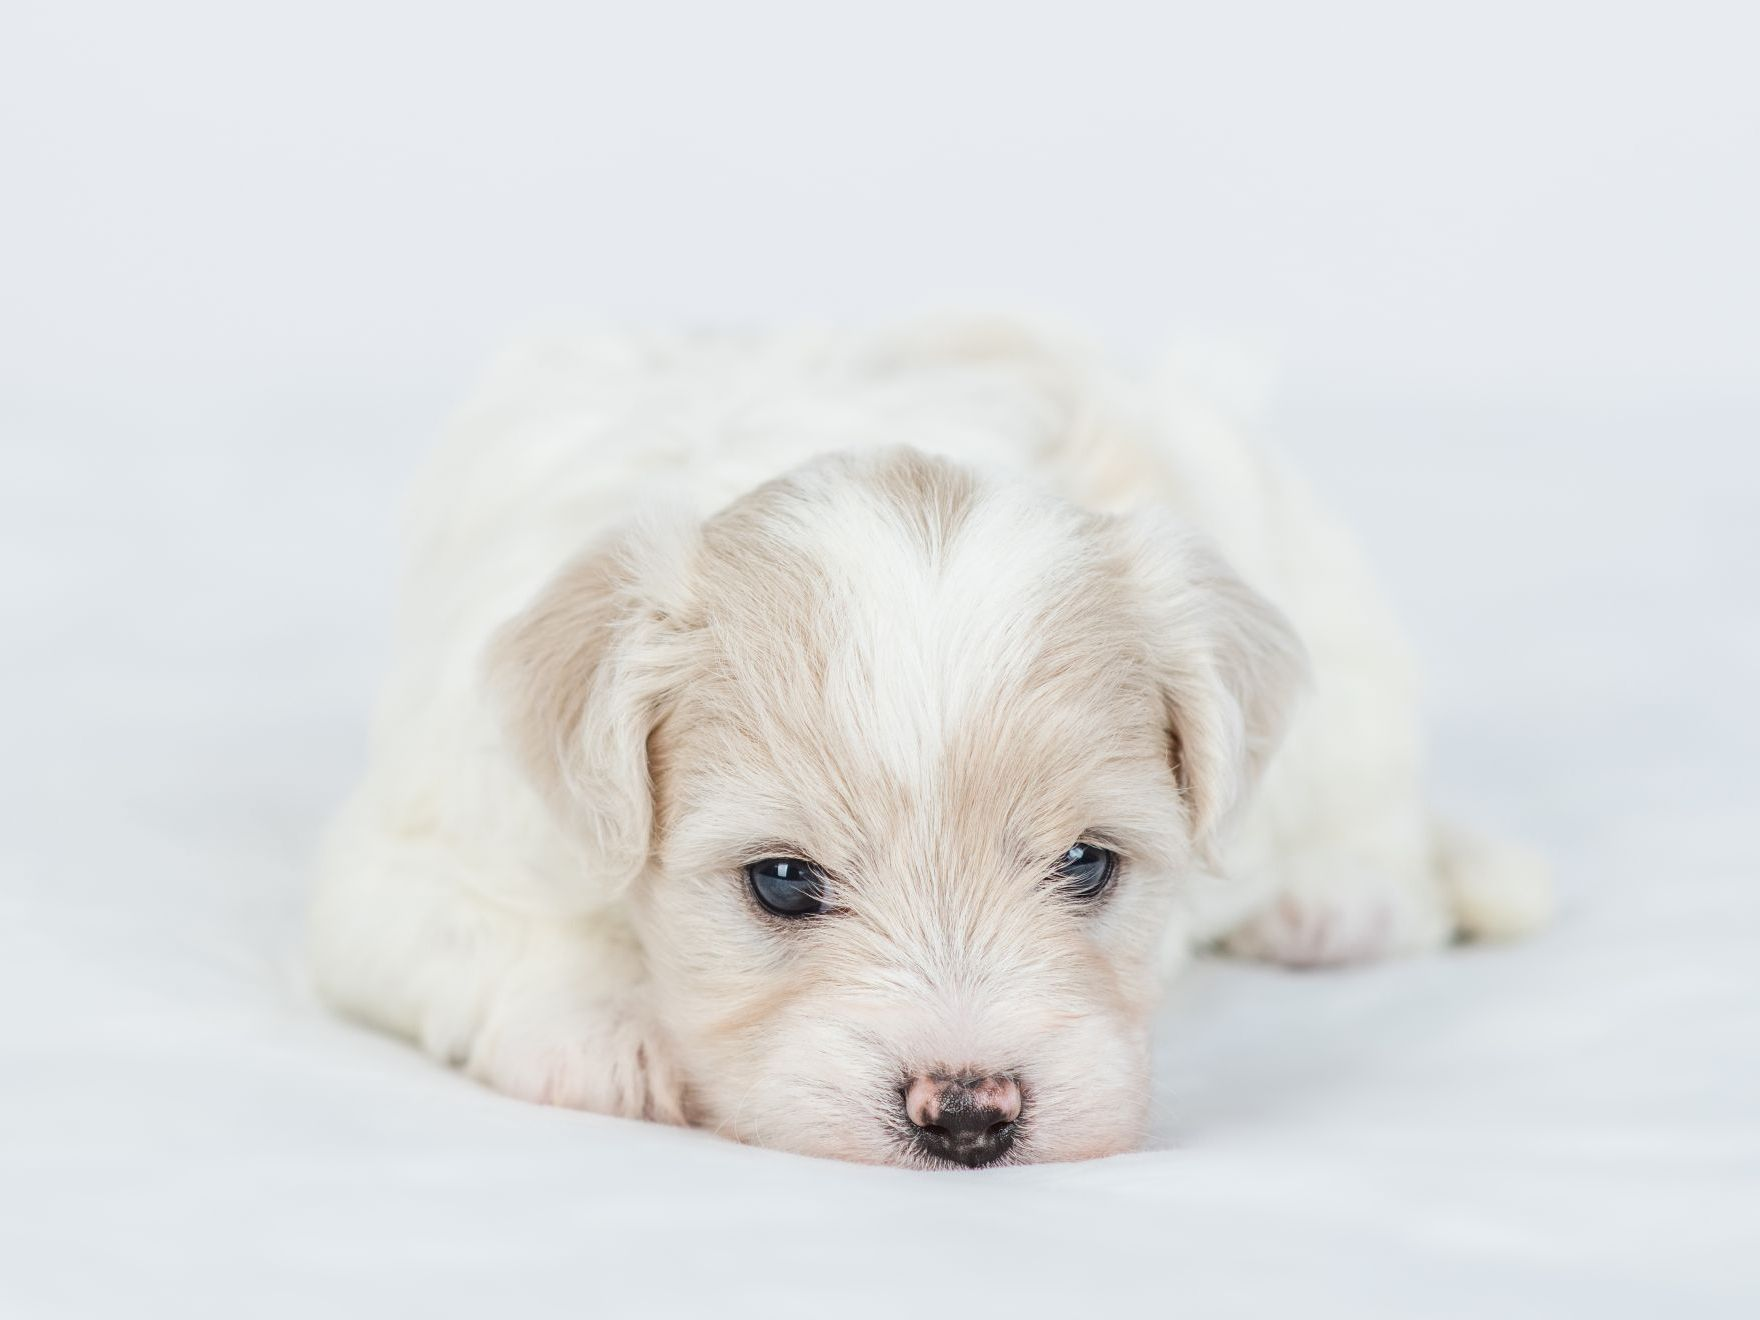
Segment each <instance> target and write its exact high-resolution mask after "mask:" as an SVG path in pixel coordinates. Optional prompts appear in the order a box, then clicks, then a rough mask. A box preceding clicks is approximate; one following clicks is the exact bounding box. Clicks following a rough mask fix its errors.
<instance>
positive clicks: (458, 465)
mask: <svg viewBox="0 0 1760 1320" xmlns="http://www.w3.org/2000/svg"><path fill="white" fill-rule="evenodd" d="M413 540H414V545H413V547H412V548H413V559H412V564H413V568H412V572H411V575H410V578H409V581H408V583H407V587H406V591H405V595H404V604H403V613H402V617H401V620H400V625H399V635H398V641H397V649H396V668H395V671H394V673H393V675H392V678H391V682H390V685H389V690H388V693H387V696H386V699H385V702H384V706H383V709H382V711H381V713H380V717H379V720H378V724H377V727H376V731H375V739H374V749H373V755H372V765H371V768H370V771H369V773H368V776H367V779H366V782H365V783H364V784H363V785H362V787H361V788H360V790H359V792H358V793H357V794H356V795H355V797H354V799H353V800H352V802H351V803H350V804H349V806H348V807H347V808H346V810H345V812H344V813H343V816H342V819H341V820H340V821H339V823H338V825H337V827H336V830H335V833H334V837H333V840H332V843H331V846H330V848H329V852H328V856H327V860H326V863H325V866H324V869H323V875H322V878H321V883H320V886H319V889H318V893H317V898H316V902H315V907H314V913H313V925H312V955H313V965H314V968H315V973H316V978H317V981H318V983H319V985H320V987H321V988H322V990H323V992H324V993H325V994H326V995H327V996H328V997H329V998H330V999H331V1000H332V1001H333V1002H334V1003H336V1004H337V1005H338V1006H340V1007H341V1008H343V1009H344V1010H346V1011H348V1012H351V1013H353V1014H356V1015H358V1016H360V1017H362V1018H364V1019H366V1020H368V1021H371V1022H374V1023H376V1024H378V1025H380V1026H382V1027H384V1028H387V1029H389V1030H392V1031H395V1032H398V1033H400V1034H402V1035H405V1036H408V1037H410V1038H412V1039H414V1040H416V1041H418V1042H420V1044H421V1045H422V1047H423V1048H424V1049H426V1050H428V1051H429V1052H430V1053H432V1054H434V1055H435V1056H437V1057H439V1058H441V1059H445V1060H448V1061H450V1062H453V1063H455V1064H458V1065H461V1066H462V1067H464V1068H466V1069H468V1070H469V1071H470V1072H471V1073H472V1074H473V1075H474V1076H477V1077H479V1078H481V1079H482V1080H483V1081H485V1082H487V1083H489V1084H490V1085H492V1086H495V1087H497V1088H499V1089H501V1090H503V1091H506V1092H508V1093H510V1094H513V1095H517V1096H522V1097H525V1098H527V1099H531V1100H539V1101H545V1102H549V1103H553V1104H562V1105H572V1106H578V1107H581V1108H585V1109H592V1110H598V1111H603V1112H606V1113H614V1114H624V1115H631V1116H639V1117H646V1118H654V1119H660V1120H663V1121H668V1122H694V1123H699V1124H703V1125H706V1126H710V1127H713V1128H716V1129H718V1130H721V1131H724V1132H726V1133H728V1134H730V1135H733V1136H735V1137H738V1138H740V1139H742V1140H747V1141H753V1142H758V1143H762V1144H765V1145H772V1146H779V1147H785V1148H788V1149H793V1150H798V1151H804V1152H809V1153H814V1154H821V1155H830V1156H839V1157H844V1158H851V1159H860V1160H870V1161H883V1162H894V1163H907V1164H909V1163H924V1162H927V1159H926V1157H925V1156H924V1155H923V1154H922V1153H921V1151H920V1150H919V1149H918V1148H917V1146H916V1145H915V1144H914V1143H913V1142H912V1141H911V1139H910V1135H911V1133H910V1127H909V1124H908V1123H907V1122H906V1120H905V1118H904V1115H903V1108H902V1103H901V1097H902V1095H903V1092H904V1089H905V1087H906V1086H907V1085H908V1084H909V1081H910V1079H911V1078H912V1077H914V1076H920V1075H923V1074H927V1073H936V1074H942V1073H951V1074H955V1075H973V1076H989V1075H1006V1076H1008V1077H1011V1078H1013V1079H1016V1080H1018V1082H1019V1086H1020V1090H1021V1093H1022V1095H1023V1096H1024V1106H1025V1107H1024V1110H1023V1113H1022V1115H1021V1119H1020V1123H1019V1125H1018V1128H1019V1133H1018V1138H1017V1139H1016V1140H1015V1142H1014V1145H1013V1146H1012V1147H1011V1149H1010V1151H1009V1154H1008V1157H1007V1158H1008V1159H1010V1160H1012V1161H1022V1160H1058V1159H1075V1158H1082V1157H1086V1156H1093V1155H1101V1154H1105V1153H1108V1152H1112V1151H1118V1150H1122V1149H1126V1148H1128V1147H1130V1146H1131V1145H1132V1144H1133V1143H1134V1142H1135V1141H1137V1140H1138V1138H1139V1136H1140V1134H1141V1130H1142V1126H1143V1120H1144V1113H1145V1109H1146V1104H1147V1093H1148V1083H1147V1077H1148V1061H1147V1057H1146V1054H1147V1046H1146V1040H1147V1021H1148V1017H1149V1014H1150V1012H1151V1010H1152V1007H1153V1005H1154V1003H1155V1000H1156V997H1157V994H1158V992H1159V988H1160V986H1161V984H1162V981H1163V978H1164V976H1165V975H1166V973H1167V972H1168V971H1169V970H1171V969H1172V968H1174V967H1176V966H1177V965H1178V964H1179V962H1180V961H1181V960H1182V959H1183V958H1184V956H1185V955H1186V954H1187V952H1188V951H1189V950H1191V949H1193V948H1196V947H1198V946H1201V945H1204V944H1208V943H1212V942H1220V943H1221V944H1223V945H1224V946H1225V947H1226V948H1228V949H1230V950H1233V951H1235V952H1237V953H1241V954H1246V955H1250V956H1254V957H1260V958H1267V959H1271V960H1274V961H1278V962H1283V963H1288V964H1293V965H1300V966H1311V965H1321V964H1329V963H1341V962H1349V961H1355V960H1361V959H1368V958H1376V957H1382V956H1386V955H1390V954H1399V953H1408V952H1414V951H1417V950H1422V949H1428V948H1432V947H1435V946H1438V945H1440V944H1442V943H1443V942H1444V941H1446V940H1448V939H1449V938H1450V937H1451V936H1453V935H1455V934H1457V933H1465V934H1496V935H1503V934H1510V933H1514V932H1516V931H1519V930H1522V929H1525V928H1527V927H1528V926H1530V925H1532V924H1534V923H1535V922H1536V921H1538V920H1539V919H1540V918H1541V917H1542V916H1543V915H1544V907H1545V886H1544V880H1543V877H1542V876H1541V875H1540V873H1539V872H1538V870H1537V869H1536V868H1535V867H1534V865H1533V864H1532V863H1531V862H1529V861H1528V860H1527V859H1526V858H1525V857H1524V856H1523V855H1521V854H1518V853H1513V852H1510V851H1509V850H1507V849H1500V848H1493V847H1491V846H1490V845H1487V844H1485V843H1483V842H1482V841H1479V840H1476V839H1472V838H1469V837H1467V836H1464V835H1461V834H1460V833H1458V832H1455V831H1443V830H1441V829H1440V828H1439V827H1438V826H1437V824H1436V822H1435V821H1434V820H1433V819H1432V817H1431V815H1430V813H1429V811H1428V809H1427V806H1426V804H1425V802H1424V800H1423V798H1422V795H1421V792H1420V782H1419V780H1420V774H1419V772H1420V765H1419V739H1418V731H1417V727H1416V719H1415V713H1416V712H1415V701H1414V696H1413V690H1412V679H1411V674H1410V669H1409V665H1408V662H1407V659H1406V655H1405V652H1404V649H1403V647H1402V645H1401V643H1400V639H1399V635H1398V632H1397V629H1396V628H1395V627H1394V626H1393V624H1392V622H1391V621H1390V620H1389V618H1388V616H1387V614H1386V612H1385V610H1384V609H1383V607H1382V605H1381V603H1380V601H1379V599H1378V597H1377V595H1376V593H1375V591H1374V589H1373V587H1372V584H1371V583H1370V581H1369V579H1368V576H1367V574H1366V573H1365V570H1364V568H1363V565H1362V563H1361V562H1360V560H1359V558H1358V556H1357V554H1356V552H1355V551H1354V549H1353V548H1352V547H1351V545H1350V543H1349V541H1348V539H1347V538H1346V537H1345V536H1344V535H1342V534H1341V532H1340V531H1339V530H1338V529H1337V528H1336V527H1335V526H1334V525H1333V524H1332V523H1331V522H1330V521H1329V520H1328V519H1327V518H1326V517H1325V516H1323V514H1322V513H1321V512H1320V511H1319V510H1317V509H1316V508H1315V507H1314V505H1313V504H1312V502H1311V501H1310V499H1309V497H1308V496H1307V494H1306V493H1305V492H1304V491H1303V489H1302V488H1301V487H1300V486H1298V485H1297V484H1296V483H1295V482H1293V481H1292V480H1291V479H1290V478H1289V477H1288V476H1287V475H1286V474H1284V473H1283V472H1281V471H1280V470H1278V469H1277V468H1275V467H1274V466H1272V465H1271V464H1270V463H1269V462H1267V461H1266V460H1265V459H1264V458H1263V457H1262V456H1261V455H1259V454H1258V453H1256V452H1255V451H1254V450H1252V449H1251V448H1249V447H1248V446H1247V445H1245V444H1244V443H1243V442H1242V441H1241V440H1240V439H1239V438H1238V437H1237V436H1235V435H1233V434H1232V433H1230V432H1229V431H1228V429H1227V428H1225V427H1223V426H1220V425H1218V424H1217V423H1216V422H1215V421H1214V420H1213V419H1212V418H1210V417H1209V416H1208V415H1207V414H1205V413H1204V412H1203V411H1202V410H1201V409H1199V408H1198V407H1196V406H1195V405H1193V404H1192V403H1191V402H1190V401H1189V400H1184V399H1181V398H1179V397H1177V395H1176V393H1175V392H1174V391H1172V390H1171V389H1170V388H1168V387H1165V386H1156V385H1153V384H1144V383H1140V382H1135V381H1132V380H1128V379H1125V378H1123V377H1120V376H1117V375H1114V374H1112V373H1111V372H1109V371H1107V370H1105V369H1104V368H1103V367H1101V366H1100V365H1098V364H1096V363H1094V362H1092V361H1090V360H1089V359H1088V358H1087V357H1086V356H1085V355H1084V354H1083V353H1081V352H1080V351H1077V350H1074V349H1071V348H1069V347H1067V346H1065V345H1061V344H1056V343H1052V342H1048V341H1043V340H1040V339H1036V338H1034V337H1033V336H1031V335H1029V334H1026V333H1024V332H1020V331H1017V330H1013V329H1010V328H1007V327H986V326H960V327H953V328H948V329H931V330H925V331H919V332H915V333H910V334H903V335H898V336H892V337H879V338H859V337H858V338H842V339H828V338H825V337H806V338H800V339H789V338H782V337H775V338H761V339H735V338H702V339H691V338H678V339H667V340H660V341H654V342H645V341H637V340H632V339H608V340H600V341H591V342H586V343H578V344H563V345H555V346H548V347H542V348H535V349H531V350H527V351H525V352H522V353H519V354H516V355H514V356H513V357H512V358H510V359H509V360H508V361H507V362H506V363H504V364H503V366H502V368H501V369H500V371H499V372H498V373H497V374H496V377H495V378H494V379H493V380H492V381H491V383H490V385H489V387H488V389H487V390H486V391H485V393H484V394H483V396H482V397H481V398H480V400H479V401H478V402H477V403H476V404H475V405H474V406H473V407H472V408H471V409H470V410H469V411H468V412H467V413H466V415H465V417H464V418H463V419H462V422H461V424H460V425H459V427H458V430H457V433H456V434H455V435H454V436H453V438H452V439H451V441H450V443H449V444H448V445H447V446H446V447H445V449H444V451H443V453H442V454H441V456H440V458H439V460H438V461H437V463H436V464H435V466H434V468H433V470H432V472H431V473H430V475H429V476H428V478H427V480H426V482H425V483H424V485H423V486H422V487H421V489H420V491H419V495H418V500H417V504H416V509H415V521H414V528H413ZM1298 639H1299V640H1298ZM1280 746H1281V750H1279V748H1280ZM1081 839H1088V840H1095V841H1099V842H1103V843H1104V844H1106V845H1107V846H1109V847H1111V848H1113V849H1115V850H1116V851H1117V852H1118V853H1119V854H1120V856H1121V857H1122V858H1123V864H1122V867H1121V872H1120V874H1119V876H1118V878H1117V880H1116V882H1115V884H1114V885H1113V887H1112V889H1111V890H1110V891H1109V892H1108V893H1107V894H1106V895H1105V896H1104V897H1103V898H1102V899H1101V900H1100V901H1098V902H1097V903H1094V904H1090V905H1082V904H1078V903H1072V902H1071V901H1070V899H1069V898H1068V897H1067V895H1065V894H1063V893H1061V892H1060V891H1059V890H1058V889H1057V887H1056V886H1054V885H1051V884H1049V883H1047V881H1046V876H1047V874H1048V872H1049V871H1050V870H1051V868H1052V866H1053V864H1054V862H1055V860H1056V859H1057V858H1058V857H1059V856H1060V855H1061V854H1062V853H1063V851H1064V850H1065V849H1066V848H1068V847H1069V846H1070V845H1071V844H1073V843H1075V842H1077V841H1078V840H1081ZM777 854H783V855H792V856H802V857H807V858H810V859H812V860H813V861H815V862H816V863H818V864H819V865H820V866H821V867H822V868H823V869H824V870H825V872H826V873H827V874H828V875H829V876H830V877H831V886H832V893H833V897H834V899H835V904H836V911H835V912H833V913H831V914H828V915H825V916H822V917H815V918H810V919H807V920H803V921H785V920H780V919H777V918H775V917H773V916H770V915H769V914H766V913H765V912H764V911H762V909H761V908H760V907H759V906H758V905H757V904H756V903H755V902H754V901H753V899H752V896H751V895H750V893H749V892H748V889H747V887H746V884H745V882H744V878H743V868H744V866H745V865H746V864H747V863H748V862H751V861H754V860H756V859H757V858H760V857H764V856H767V855H777Z"/></svg>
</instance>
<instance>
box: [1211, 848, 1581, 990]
mask: <svg viewBox="0 0 1760 1320" xmlns="http://www.w3.org/2000/svg"><path fill="white" fill-rule="evenodd" d="M1409 833H1410V831H1407V830H1403V829H1387V828H1382V829H1378V830H1377V829H1371V830H1367V831H1364V832H1362V833H1360V834H1358V835H1355V836H1348V835H1347V836H1343V837H1335V838H1333V839H1331V840H1329V841H1327V842H1324V843H1317V844H1315V845H1313V846H1311V847H1308V848H1303V849H1299V850H1297V851H1295V852H1293V853H1292V854H1290V855H1288V856H1287V857H1286V858H1285V859H1284V861H1283V863H1282V864H1281V866H1280V868H1279V878H1278V883H1277V884H1276V887H1275V892H1274V895H1273V897H1272V898H1271V900H1270V901H1269V902H1268V903H1267V904H1266V905H1265V906H1264V907H1263V908H1261V909H1260V910H1259V911H1258V912H1256V913H1255V914H1253V915H1252V916H1251V917H1249V918H1248V919H1247V920H1246V921H1245V922H1243V923H1242V924H1241V925H1240V926H1238V927H1237V928H1236V929H1235V930H1234V931H1232V932H1231V933H1230V934H1229V935H1228V936H1227V937H1226V938H1225V940H1224V941H1223V947H1224V948H1225V949H1226V950H1227V951H1228V952H1230V953H1233V954H1237V955H1239V956H1242V957H1247V958H1256V959H1260V960H1263V961H1266V962H1275V963H1281V964H1284V965H1285V966H1291V967H1324V966H1334V965H1339V964H1345V963H1359V962H1369V961H1374V960H1376V959H1380V958H1389V957H1397V956H1399V955H1402V954H1411V953H1423V952H1426V951H1428V950H1431V949H1435V948H1438V947H1440V946H1442V945H1443V944H1446V943H1448V942H1449V941H1450V940H1453V939H1456V938H1470V939H1504V938H1509V937H1513V936H1515V935H1519V934H1523V933H1525V932H1527V931H1529V930H1532V929H1534V928H1535V927H1537V926H1539V925H1541V924H1542V923H1544V921H1545V920H1546V918H1547V916H1548V915H1549V913H1550V910H1551V897H1550V886H1549V883H1548V880H1547V873H1546V867H1545V865H1544V863H1543V862H1541V861H1540V860H1539V859H1538V858H1536V857H1534V856H1533V855H1532V854H1529V853H1528V852H1526V851H1525V850H1522V849H1519V848H1515V847H1511V846H1503V845H1493V844H1491V843H1489V842H1487V841H1485V840H1482V839H1479V838H1477V837H1476V836H1472V835H1469V834H1465V833H1463V832H1461V831H1459V830H1456V829H1453V828H1450V827H1438V826H1435V825H1433V824H1431V823H1430V822H1428V820H1426V821H1425V822H1424V828H1423V829H1422V831H1421V835H1420V837H1418V838H1416V839H1410V838H1406V837H1405V836H1407V835H1408V834H1409Z"/></svg>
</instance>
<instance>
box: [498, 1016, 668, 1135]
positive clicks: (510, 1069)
mask: <svg viewBox="0 0 1760 1320" xmlns="http://www.w3.org/2000/svg"><path fill="white" fill-rule="evenodd" d="M465 1071H466V1072H467V1073H469V1074H470V1075H471V1076H472V1077H474V1078H476V1079H477V1080H478V1081H480V1082H483V1083H485V1084H486V1085H489V1086H492V1087H494V1088H495V1089H496V1090H497V1091H501V1092H503V1093H505V1094H507V1095H511V1096H515V1097H517V1098H519V1099H521V1100H529V1101H532V1102H533V1103H536V1104H542V1105H557V1106H560V1107H562V1108H565V1109H585V1110H589V1111H591V1112H593V1113H596V1114H612V1115H615V1116H617V1117H620V1118H640V1119H647V1120H649V1121H651V1122H657V1123H677V1124H682V1123H684V1122H685V1121H686V1118H685V1091H684V1084H683V1079H682V1077H681V1076H680V1075H679V1073H678V1070H677V1069H676V1068H675V1067H674V1066H673V1063H672V1055H671V1049H670V1047H669V1046H668V1045H667V1043H666V1042H665V1040H664V1038H663V1037H662V1035H661V1034H660V1033H659V1031H658V1030H657V1029H656V1028H655V1027H654V1026H653V1025H652V1024H651V1023H650V1022H649V1020H648V1016H647V1014H646V1013H645V1012H643V1011H642V1010H640V1009H638V1008H633V1007H629V1006H624V1005H619V1004H615V1003H600V1004H593V1005H586V1006H577V1007H575V1008H573V1009H572V1010H569V1009H559V1008H555V1007H547V1008H545V1009H542V1010H534V1009H533V1008H531V1007H529V1006H528V1007H526V1008H524V1009H511V1010H504V1011H502V1012H501V1013H498V1014H497V1015H495V1017H494V1018H492V1019H491V1021H490V1022H489V1023H488V1024H487V1025H486V1026H485V1028H484V1030H483V1031H482V1033H481V1034H480V1035H479V1036H478V1038H477V1040H476V1042H475V1044H474V1045H473V1047H472V1049H471V1052H470V1056H469V1058H468V1059H467V1060H466V1062H465Z"/></svg>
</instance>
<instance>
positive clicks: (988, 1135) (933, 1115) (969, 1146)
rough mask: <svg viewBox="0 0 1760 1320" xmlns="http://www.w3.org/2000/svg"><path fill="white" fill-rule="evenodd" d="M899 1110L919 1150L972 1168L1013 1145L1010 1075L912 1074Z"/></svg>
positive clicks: (1016, 1098) (1014, 1106) (1014, 1088)
mask: <svg viewBox="0 0 1760 1320" xmlns="http://www.w3.org/2000/svg"><path fill="white" fill-rule="evenodd" d="M904 1112H905V1117H906V1118H908V1119H909V1120H910V1123H911V1127H912V1129H913V1134H914V1137H915V1139H916V1143H917V1146H918V1147H919V1148H920V1149H921V1150H922V1151H923V1152H924V1153H926V1154H928V1155H931V1156H933V1157H934V1158H936V1159H939V1160H945V1161H947V1162H948V1163H950V1164H964V1165H967V1166H969V1167H972V1168H976V1167H977V1166H979V1165H981V1164H990V1163H992V1162H994V1161H995V1160H999V1159H1001V1158H1002V1157H1003V1156H1004V1155H1005V1154H1007V1153H1008V1149H1009V1147H1011V1146H1012V1145H1014V1138H1015V1131H1016V1124H1017V1123H1018V1122H1019V1120H1020V1116H1021V1088H1020V1087H1019V1086H1018V1085H1016V1083H1015V1080H1014V1078H1012V1077H943V1076H938V1075H937V1076H925V1077H913V1078H912V1079H911V1082H910V1085H908V1086H906V1087H905V1089H904Z"/></svg>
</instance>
